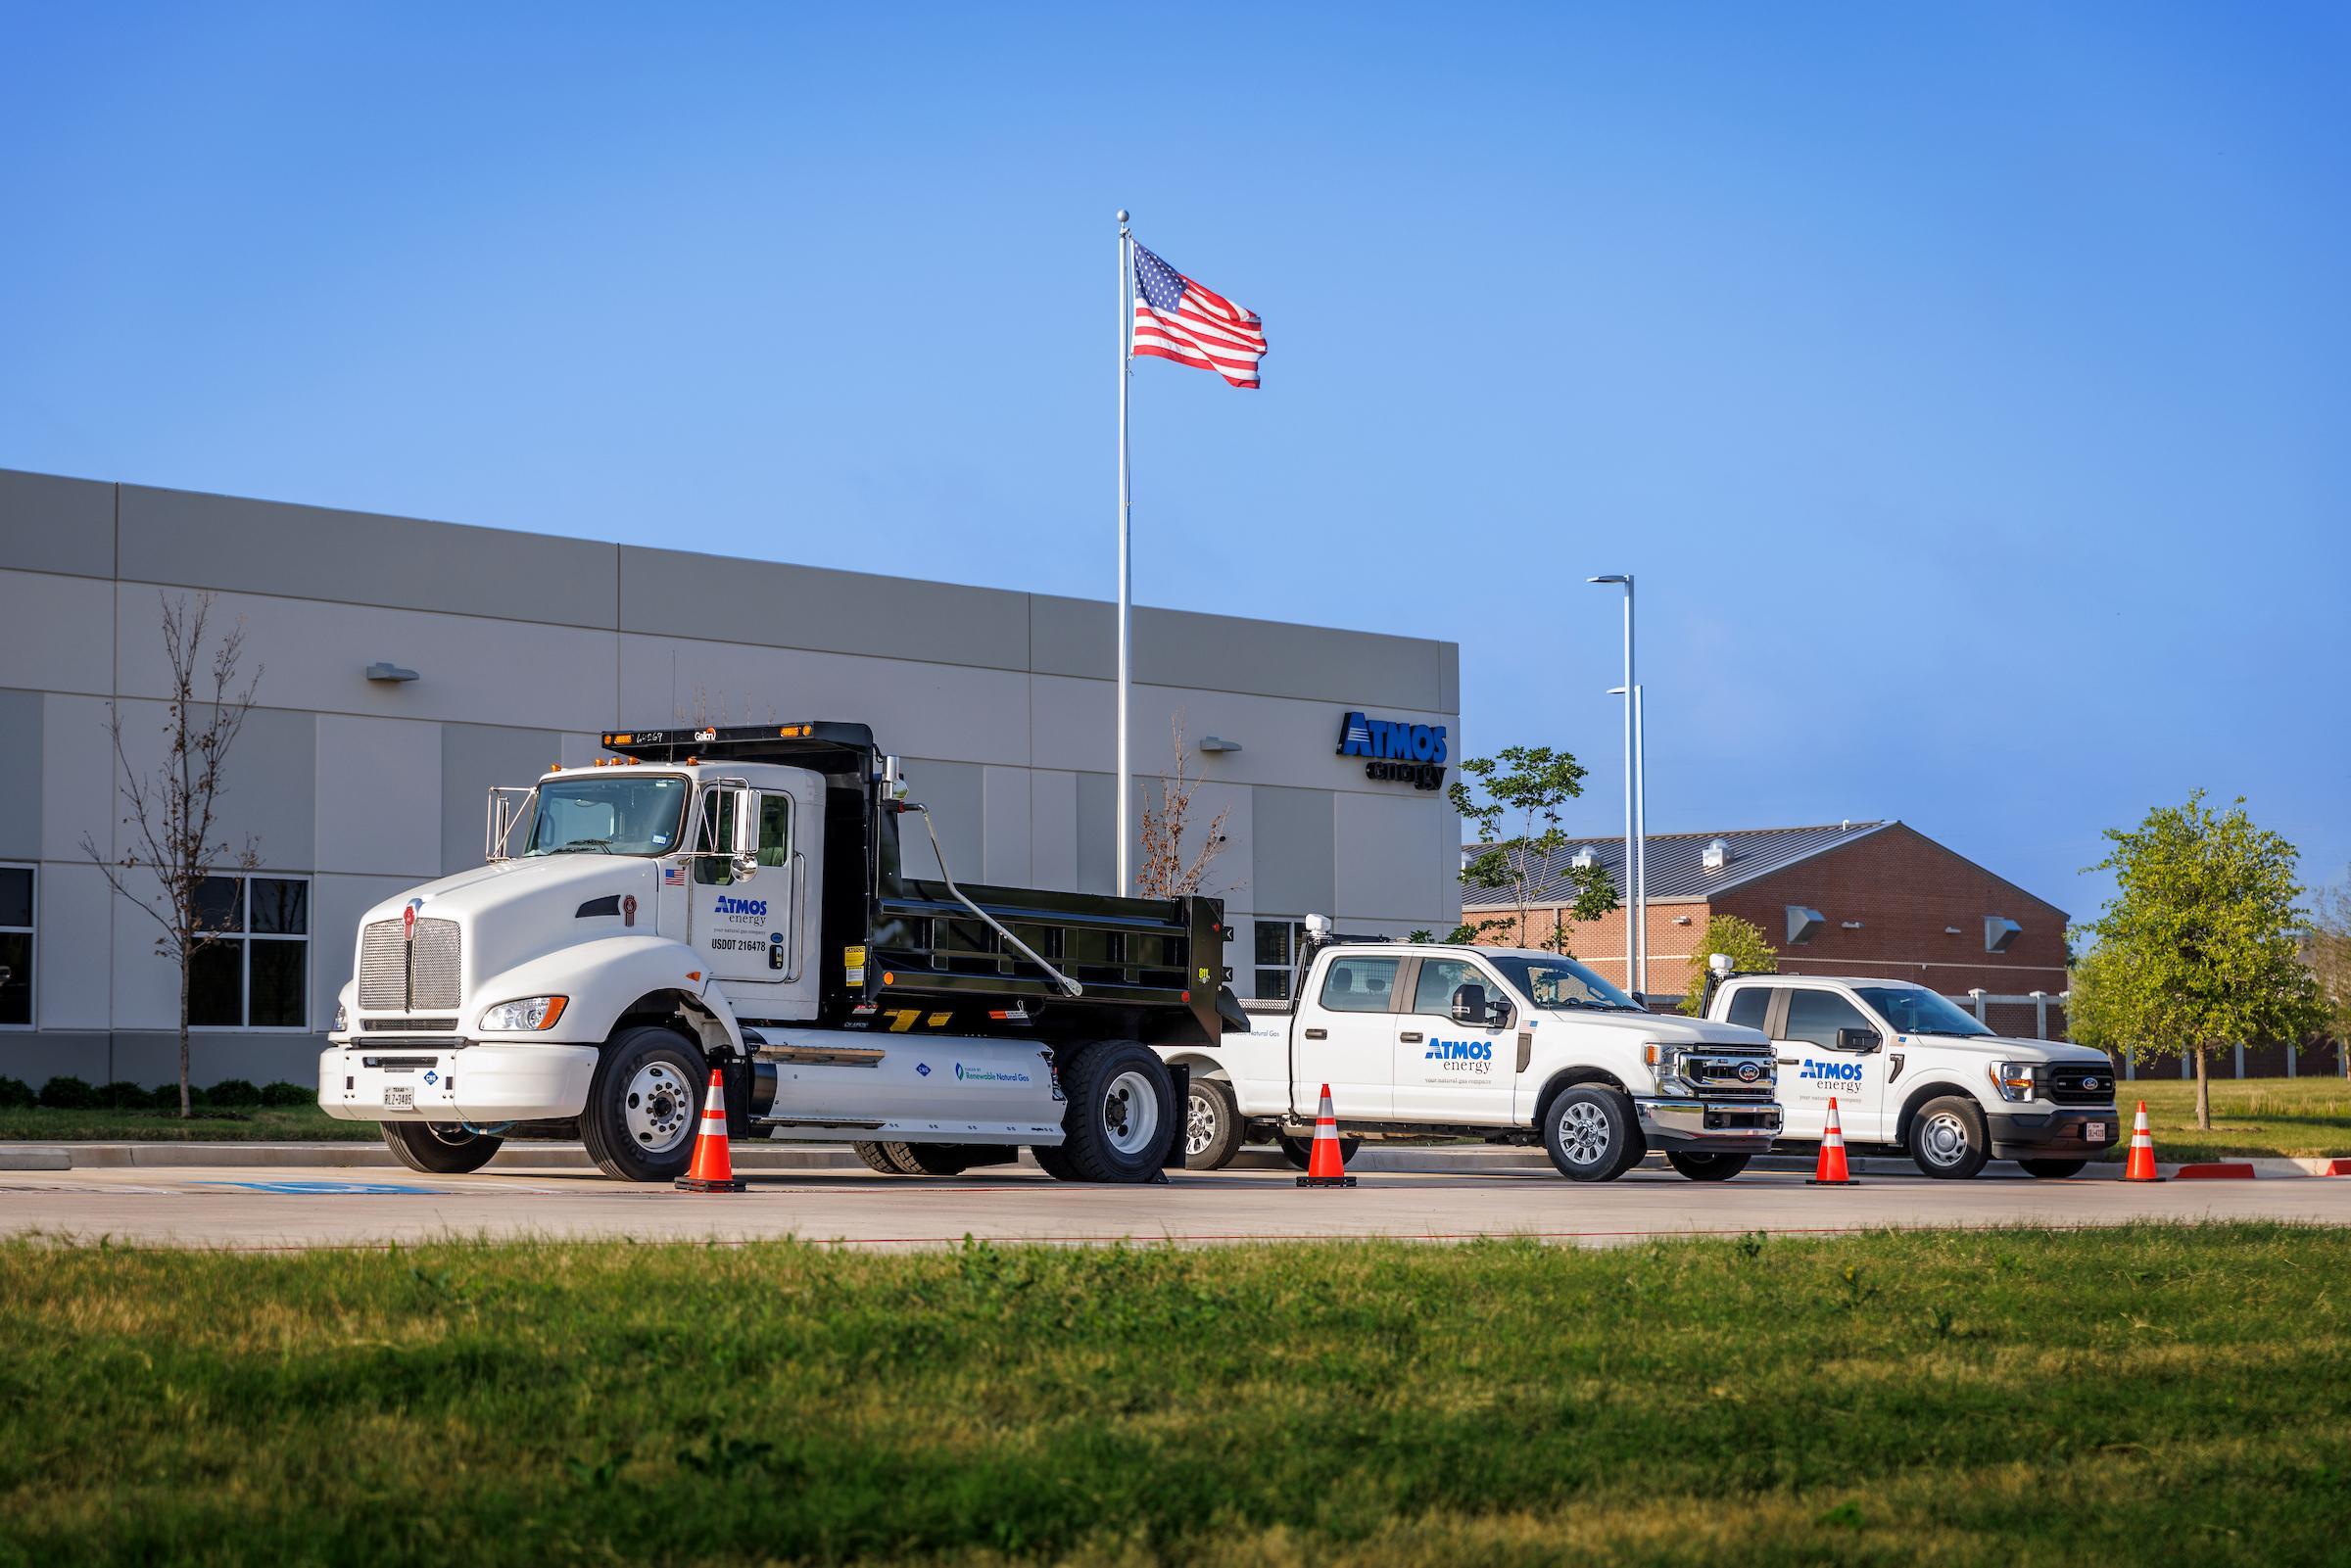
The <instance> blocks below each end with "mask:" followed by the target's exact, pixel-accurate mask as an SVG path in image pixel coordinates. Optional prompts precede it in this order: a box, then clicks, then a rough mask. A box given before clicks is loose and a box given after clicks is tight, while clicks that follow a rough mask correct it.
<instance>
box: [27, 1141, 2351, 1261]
mask: <svg viewBox="0 0 2351 1568" xmlns="http://www.w3.org/2000/svg"><path fill="white" fill-rule="evenodd" d="M746 1179H747V1180H748V1181H749V1183H750V1190H749V1191H748V1192H745V1193H742V1194H732V1195H723V1196H720V1195H714V1196H703V1195H696V1194H688V1193H680V1192H675V1191H673V1190H671V1189H668V1188H664V1187H632V1186H628V1185H624V1184H622V1183H619V1182H614V1181H609V1180H605V1179H603V1178H602V1177H600V1176H597V1175H595V1174H592V1173H587V1172H582V1171H578V1170H566V1169H561V1168H537V1169H533V1168H522V1169H514V1168H508V1167H504V1166H502V1167H500V1168H499V1169H497V1170H495V1171H486V1172H483V1173H481V1174H479V1175H471V1176H419V1175H415V1174H413V1173H411V1172H408V1171H406V1170H397V1171H395V1170H380V1169H376V1170H355V1169H349V1168H340V1169H339V1168H335V1167H332V1166H324V1165H321V1166H316V1167H302V1166H285V1165H270V1166H262V1165H255V1166H251V1167H243V1168H240V1167H233V1166H220V1167H211V1168H191V1169H184V1170H181V1169H165V1168H154V1167H149V1168H129V1169H74V1170H67V1171H58V1172H8V1173H5V1174H0V1234H5V1235H12V1236H24V1235H31V1234H39V1235H45V1236H53V1237H71V1238H78V1239H85V1240H89V1239H96V1238H98V1237H101V1236H106V1237H112V1238H114V1239H116V1240H118V1241H132V1242H138V1243H143V1244H151V1245H179V1246H196V1247H220V1248H236V1249H254V1250H271V1249H279V1248H299V1247H317V1246H337V1245H362V1246H364V1245H381V1244H384V1243H388V1242H394V1241H399V1242H414V1241H420V1240H426V1239H431V1238H437V1237H448V1236H494V1237H517V1236H532V1235H537V1236H550V1237H554V1236H563V1237H629V1238H633V1239H636V1240H640V1241H706V1240H718V1241H736V1240H744V1239H750V1238H756V1237H780V1236H794V1237H798V1238H801V1239H803V1240H806V1241H812V1242H824V1243H832V1244H839V1245H843V1246H855V1247H871V1248H912V1247H927V1246H939V1245H946V1244H952V1243H954V1242H957V1241H959V1240H961V1239H962V1238H963V1237H964V1236H966V1235H971V1236H977V1237H984V1238H986V1239H989V1240H994V1241H1035V1242H1053V1243H1072V1244H1078V1243H1108V1242H1113V1241H1120V1240H1128V1241H1134V1242H1157V1241H1162V1240H1166V1241H1173V1242H1178V1243H1184V1244H1212V1243H1219V1242H1246V1241H1270V1240H1279V1239H1304V1238H1338V1237H1373V1236H1376V1237H1391V1238H1400V1239H1424V1240H1438V1241H1450V1240H1464V1239H1468V1238H1471V1237H1477V1236H1532V1237H1540V1238H1543V1239H1545V1240H1549V1241H1554V1242H1559V1243H1561V1244H1570V1245H1586V1246H1603V1245H1607V1244H1610V1243H1620V1242H1626V1241H1634V1240H1640V1239H1644V1238H1647V1237H1652V1236H1677V1235H1739V1234H1743V1233H1746V1232H1750V1231H1765V1232H1769V1233H1773V1234H1786V1235H1799V1234H1816V1233H1825V1232H1835V1231H1842V1230H1857V1229H1868V1228H1874V1227H1880V1226H1935V1225H2012V1224H2030V1225H2100V1224H2115V1223H2121V1222H2124V1221H2129V1220H2135V1219H2166V1220H2195V1219H2282V1220H2301V1221H2307V1222H2314V1223H2323V1224H2351V1180H2346V1179H2312V1180H2297V1181H2175V1182H2166V1183H2163V1184H2161V1185H2156V1186H2137V1185H2125V1184H2124V1183H2122V1182H2120V1181H2118V1180H2115V1179H2113V1178H2111V1177H2107V1176H2085V1177H2078V1178H2075V1179H2073V1180H2070V1181H2036V1180H2032V1179H2030V1178H2008V1179H2000V1178H1997V1177H1992V1178H1985V1179H1979V1180H1975V1181H1965V1182H1943V1181H1931V1180H1928V1179H1926V1178H1924V1177H1919V1176H1901V1175H1877V1176H1872V1177H1870V1178H1869V1179H1868V1180H1866V1181H1865V1183H1864V1184H1863V1185H1860V1186H1857V1187H1852V1188H1844V1189H1823V1188H1817V1187H1811V1186H1807V1185H1806V1184H1805V1182H1804V1179H1803V1177H1802V1176H1801V1175H1800V1174H1798V1173H1795V1172H1790V1171H1751V1172H1749V1173H1748V1174H1746V1175H1743V1176H1741V1177H1740V1178H1739V1179H1737V1180H1735V1181H1731V1182H1727V1183H1720V1184H1700V1183H1695V1182H1690V1181H1686V1180H1684V1179H1682V1178H1681V1177H1679V1176H1677V1175H1674V1174H1672V1173H1671V1172H1669V1171H1664V1170H1652V1169H1642V1170H1636V1171H1635V1172H1633V1173H1632V1174H1630V1175H1628V1176H1626V1177H1624V1178H1623V1179H1621V1180H1619V1181H1616V1182H1613V1183H1609V1184H1607V1185H1600V1186H1593V1185H1581V1184H1576V1183H1570V1182H1567V1181H1563V1180H1561V1179H1559V1177H1558V1176H1556V1175H1553V1174H1550V1173H1548V1172H1546V1171H1542V1170H1539V1169H1527V1170H1515V1171H1496V1172H1474V1173H1463V1172H1449V1171H1440V1170H1424V1171H1399V1170H1388V1171H1379V1172H1372V1171H1366V1172H1365V1173H1364V1175H1363V1177H1362V1185H1360V1186H1358V1187H1355V1188H1353V1189H1349V1190H1338V1191H1311V1190H1302V1189H1300V1188H1299V1187H1297V1186H1296V1185H1295V1184H1294V1182H1293V1181H1292V1179H1291V1176H1290V1174H1289V1172H1287V1171H1278V1172H1277V1171H1269V1170H1240V1169H1235V1170H1225V1171H1218V1172H1213V1173H1211V1172H1176V1173H1174V1176H1173V1179H1172V1180H1171V1181H1170V1182H1169V1183H1167V1184H1166V1185H1164V1186H1163V1185H1153V1186H1148V1187H1089V1186H1081V1185H1070V1184H1065V1183H1061V1182H1056V1181H1052V1180H1049V1179H1047V1178H1046V1177H1044V1176H1043V1175H1042V1174H1041V1173H1039V1172H1038V1171H1036V1170H1035V1169H1034V1168H1033V1167H1032V1166H1030V1165H1028V1164H1026V1162H1024V1163H1023V1164H1020V1165H1012V1166H1005V1167H1002V1168H1001V1171H1000V1172H997V1173H988V1172H975V1173H974V1174H973V1175H972V1176H970V1177H965V1178H960V1179H953V1180H920V1179H914V1178H893V1177H884V1176H874V1175H870V1174H866V1173H863V1172H852V1171H845V1170H840V1169H829V1168H809V1169H776V1170H762V1171H753V1172H750V1173H748V1174H747V1176H746Z"/></svg>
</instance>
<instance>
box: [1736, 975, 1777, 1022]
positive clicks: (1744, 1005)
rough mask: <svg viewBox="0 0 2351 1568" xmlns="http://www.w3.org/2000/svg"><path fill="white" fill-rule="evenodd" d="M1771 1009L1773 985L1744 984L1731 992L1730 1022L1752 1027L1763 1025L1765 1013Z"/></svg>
mask: <svg viewBox="0 0 2351 1568" xmlns="http://www.w3.org/2000/svg"><path fill="white" fill-rule="evenodd" d="M1770 1011H1771V987H1770V986H1768V985H1743V986H1741V987H1740V988H1739V989H1738V990H1736V991H1733V992H1732V993H1731V1013H1730V1022H1733V1023H1737V1024H1740V1025H1742V1026H1744V1027H1747V1028H1751V1029H1760V1028H1761V1027H1763V1018H1764V1015H1765V1014H1767V1013H1769V1012H1770Z"/></svg>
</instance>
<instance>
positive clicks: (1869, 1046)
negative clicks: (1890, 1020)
mask: <svg viewBox="0 0 2351 1568" xmlns="http://www.w3.org/2000/svg"><path fill="white" fill-rule="evenodd" d="M1877 1048H1878V1031H1877V1030H1875V1029H1851V1028H1847V1029H1839V1030H1838V1031H1837V1049H1838V1050H1840V1051H1850V1052H1853V1053H1854V1054H1855V1055H1860V1054H1863V1053H1865V1052H1869V1051H1875V1050H1876V1049H1877Z"/></svg>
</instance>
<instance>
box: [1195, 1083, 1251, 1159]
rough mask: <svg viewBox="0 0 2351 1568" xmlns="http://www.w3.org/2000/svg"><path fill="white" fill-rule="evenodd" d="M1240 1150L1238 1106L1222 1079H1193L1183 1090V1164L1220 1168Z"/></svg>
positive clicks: (1230, 1090)
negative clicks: (1186, 1088) (1189, 1085)
mask: <svg viewBox="0 0 2351 1568" xmlns="http://www.w3.org/2000/svg"><path fill="white" fill-rule="evenodd" d="M1240 1152H1241V1108H1240V1105H1239V1103H1238V1102H1237V1101H1235V1100H1234V1099H1233V1097H1232V1085H1231V1084H1229V1083H1226V1082H1224V1081H1223V1079H1222V1078H1194V1079H1192V1081H1191V1087H1190V1088H1189V1089H1188V1090H1186V1091H1185V1093H1184V1106H1183V1164H1184V1167H1185V1168H1186V1169H1188V1170H1222V1169H1223V1168H1224V1167H1225V1166H1226V1165H1229V1164H1232V1157H1233V1156H1234V1155H1236V1154H1239V1153H1240Z"/></svg>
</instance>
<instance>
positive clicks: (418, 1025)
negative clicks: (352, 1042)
mask: <svg viewBox="0 0 2351 1568" xmlns="http://www.w3.org/2000/svg"><path fill="white" fill-rule="evenodd" d="M360 1028H361V1029H362V1030H364V1031H365V1032H367V1033H369V1034H455V1033H456V1032H457V1021H456V1019H361V1020H360Z"/></svg>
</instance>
